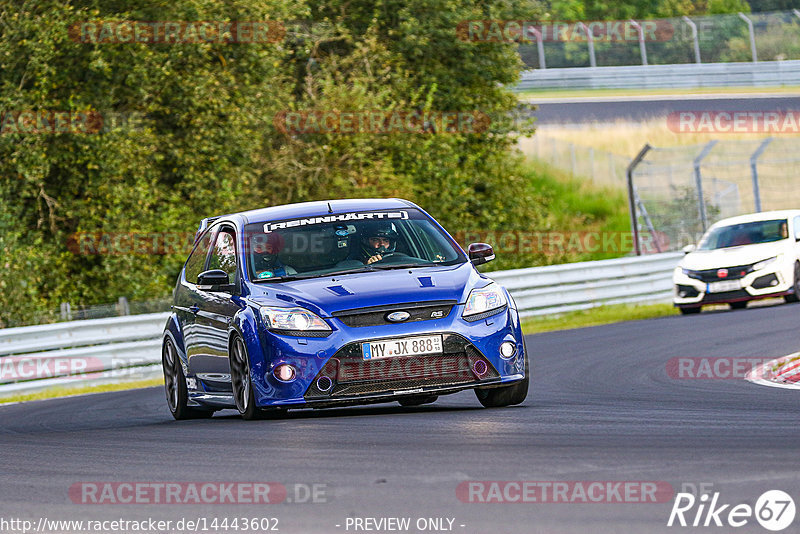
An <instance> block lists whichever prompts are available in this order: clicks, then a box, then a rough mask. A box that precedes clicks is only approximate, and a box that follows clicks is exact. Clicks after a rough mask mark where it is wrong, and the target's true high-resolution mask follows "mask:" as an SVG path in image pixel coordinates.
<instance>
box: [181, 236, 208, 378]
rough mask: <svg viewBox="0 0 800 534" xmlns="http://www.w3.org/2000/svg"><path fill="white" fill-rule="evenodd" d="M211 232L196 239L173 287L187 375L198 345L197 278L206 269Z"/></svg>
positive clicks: (191, 371) (199, 298)
mask: <svg viewBox="0 0 800 534" xmlns="http://www.w3.org/2000/svg"><path fill="white" fill-rule="evenodd" d="M212 237H213V232H212V231H211V230H207V231H206V232H205V233H204V234H203V235H202V236H201V237H200V239H198V241H197V243H196V244H195V247H194V250H192V253H191V254H190V255H189V258H188V259H187V260H186V265H185V266H184V269H183V272H182V274H181V277H180V279H179V281H178V284H177V285H176V287H175V296H174V305H173V307H172V309H173V311H175V315H176V316H177V318H178V324H179V325H180V328H181V333H182V334H183V343H184V349H185V350H186V355H187V357H188V358H189V362H190V363H189V373H190V374H193V372H194V371H193V370H192V365H191V360H192V359H191V355H192V354H194V353H195V352H196V346H197V343H198V338H197V325H196V323H195V317H196V315H197V312H198V310H199V309H200V302H201V300H202V299H201V295H200V294H199V292H198V289H197V276H198V275H199V274H200V273H201V272H203V271H204V270H205V269H206V264H207V262H208V254H209V252H210V249H211V243H212Z"/></svg>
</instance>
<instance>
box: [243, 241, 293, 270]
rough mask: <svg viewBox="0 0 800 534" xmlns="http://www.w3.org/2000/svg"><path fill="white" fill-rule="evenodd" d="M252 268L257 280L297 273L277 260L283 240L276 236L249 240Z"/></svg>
mask: <svg viewBox="0 0 800 534" xmlns="http://www.w3.org/2000/svg"><path fill="white" fill-rule="evenodd" d="M250 242H251V244H252V246H253V267H254V271H255V277H256V278H258V279H262V280H263V279H264V278H273V277H275V276H286V275H287V274H295V273H296V272H297V271H295V270H294V269H292V268H291V267H289V266H288V265H284V264H283V263H282V262H281V260H280V259H279V258H278V253H279V252H280V251H281V249H282V248H283V239H282V238H281V236H279V235H278V234H266V235H256V236H253V238H252V239H251V241H250Z"/></svg>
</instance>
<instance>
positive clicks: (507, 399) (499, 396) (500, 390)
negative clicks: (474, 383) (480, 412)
mask: <svg viewBox="0 0 800 534" xmlns="http://www.w3.org/2000/svg"><path fill="white" fill-rule="evenodd" d="M524 343H525V342H524V341H523V346H524ZM530 376H531V372H530V361H529V358H528V349H527V347H526V348H525V378H523V379H522V380H520V381H519V382H517V383H516V384H512V385H510V386H501V387H495V388H486V389H480V388H479V389H476V390H475V396H476V397H478V401H480V403H481V404H483V406H484V407H486V408H500V407H503V406H513V405H515V404H520V403H522V401H524V400H525V399H526V398H527V397H528V385H529V383H530Z"/></svg>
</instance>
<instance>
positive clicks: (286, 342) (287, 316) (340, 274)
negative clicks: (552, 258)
mask: <svg viewBox="0 0 800 534" xmlns="http://www.w3.org/2000/svg"><path fill="white" fill-rule="evenodd" d="M493 258H494V252H493V251H492V248H491V247H490V246H489V245H487V244H484V243H473V244H472V245H470V246H469V250H468V253H465V252H464V251H463V250H462V249H461V247H460V246H459V245H458V244H457V243H456V241H455V240H454V239H453V238H452V237H451V236H450V235H449V234H448V233H447V232H446V231H445V230H444V229H443V228H442V227H441V226H440V225H439V224H438V223H437V222H436V221H435V220H434V219H433V218H432V217H430V216H429V215H428V214H427V213H425V212H424V211H423V210H422V209H420V208H419V207H418V206H416V205H415V204H413V203H411V202H408V201H405V200H399V199H366V200H333V201H330V202H308V203H302V204H292V205H287V206H276V207H271V208H265V209H260V210H254V211H247V212H242V213H236V214H232V215H226V216H222V217H212V218H208V219H204V220H203V221H202V222H201V224H200V228H199V230H198V232H197V236H196V238H195V245H194V249H193V251H192V253H191V254H190V255H189V258H188V259H187V261H186V264H185V265H184V267H183V269H182V270H181V273H180V275H179V277H178V282H177V285H176V287H175V291H174V305H173V307H172V309H173V313H172V315H171V316H170V318H169V320H168V321H167V325H166V328H165V330H164V337H163V346H162V364H163V367H164V377H165V387H166V393H167V403H168V405H169V409H170V411H171V412H172V415H173V416H174V417H175V418H176V419H188V418H197V417H210V416H211V414H213V413H214V412H215V411H217V410H221V409H226V408H235V409H237V410H238V411H239V413H240V414H241V415H242V417H244V418H245V419H257V418H259V417H261V416H263V415H265V414H269V413H270V412H281V411H285V410H287V409H290V408H324V407H332V406H343V405H353V404H369V403H378V402H391V401H398V402H399V403H400V404H402V405H404V406H414V405H420V404H425V403H430V402H434V401H435V400H436V399H437V397H438V396H439V395H444V394H448V393H455V392H458V391H462V390H466V389H473V390H474V391H475V394H476V395H477V397H478V400H479V401H480V402H481V403H482V404H483V405H484V406H486V407H497V406H508V405H513V404H519V403H521V402H522V401H523V400H525V397H526V396H527V393H528V381H529V373H530V371H529V364H528V354H527V352H526V349H525V344H524V339H523V337H522V332H521V330H520V323H519V316H518V314H517V310H516V306H515V304H514V300H513V299H512V298H511V296H510V295H509V294H508V292H507V291H506V290H505V288H503V287H501V286H500V285H498V284H496V283H495V282H493V281H492V280H491V279H489V278H487V277H486V276H484V275H482V274H481V273H479V272H478V271H477V270H476V268H475V266H476V265H480V264H482V263H486V262H487V261H490V260H492V259H493Z"/></svg>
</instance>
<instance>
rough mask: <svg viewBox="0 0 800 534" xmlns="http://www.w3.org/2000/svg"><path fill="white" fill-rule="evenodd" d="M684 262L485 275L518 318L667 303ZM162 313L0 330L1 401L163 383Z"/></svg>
mask: <svg viewBox="0 0 800 534" xmlns="http://www.w3.org/2000/svg"><path fill="white" fill-rule="evenodd" d="M682 256H683V254H680V253H678V254H676V253H668V254H652V255H649V256H640V257H630V258H619V259H613V260H601V261H592V262H584V263H571V264H565V265H550V266H546V267H532V268H528V269H515V270H510V271H496V272H490V273H487V275H488V276H490V277H491V278H492V279H494V280H496V281H498V282H499V283H501V284H503V285H504V286H505V287H507V288H508V290H509V291H510V292H511V294H512V295H513V297H514V300H515V301H516V303H517V307H518V308H519V311H520V315H521V316H523V317H524V316H533V315H545V314H552V313H561V312H566V311H571V310H580V309H586V308H591V307H594V306H600V305H604V304H615V303H624V302H638V301H665V300H668V299H670V297H671V296H672V283H671V274H672V271H673V269H674V268H675V265H676V264H677V263H678V260H679V259H680V258H681V257H682ZM168 316H169V314H168V313H153V314H147V315H131V316H125V317H114V318H108V319H89V320H84V321H72V322H68V323H56V324H49V325H37V326H26V327H19V328H7V329H4V330H0V396H4V395H5V396H7V395H10V394H19V393H31V392H35V391H38V390H42V389H47V388H51V387H53V386H76V385H81V386H85V385H96V384H104V383H114V382H120V381H127V380H141V379H146V378H157V377H160V376H161V365H160V364H161V350H160V348H161V334H162V331H163V328H164V324H165V322H166V320H167V317H168Z"/></svg>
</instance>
